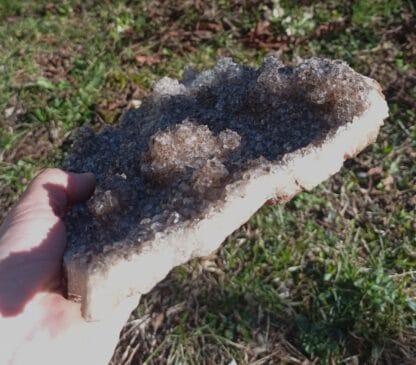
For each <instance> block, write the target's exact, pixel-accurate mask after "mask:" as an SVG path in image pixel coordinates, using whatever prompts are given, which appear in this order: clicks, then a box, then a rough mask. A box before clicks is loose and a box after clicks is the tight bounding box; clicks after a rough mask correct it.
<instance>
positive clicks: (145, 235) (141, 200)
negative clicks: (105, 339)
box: [64, 57, 368, 270]
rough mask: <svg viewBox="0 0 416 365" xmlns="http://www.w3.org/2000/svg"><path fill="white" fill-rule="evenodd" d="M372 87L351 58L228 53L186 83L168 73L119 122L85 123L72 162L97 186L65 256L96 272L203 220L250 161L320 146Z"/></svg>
mask: <svg viewBox="0 0 416 365" xmlns="http://www.w3.org/2000/svg"><path fill="white" fill-rule="evenodd" d="M367 93H368V86H367V84H366V83H365V82H364V80H363V78H362V76H360V75H359V74H357V73H355V72H354V71H353V70H352V69H351V68H349V67H348V66H347V65H346V64H345V63H343V62H340V61H329V60H323V59H316V58H314V59H310V60H306V61H304V62H303V63H301V64H300V65H299V66H297V67H290V66H285V65H283V64H282V63H281V62H280V61H278V60H277V59H275V58H272V57H269V58H266V59H265V60H264V63H263V64H262V65H261V67H259V68H252V67H248V66H244V65H239V64H235V63H233V62H232V60H230V59H228V58H224V59H221V60H219V62H218V63H217V65H216V66H215V67H214V68H213V69H211V70H207V71H203V72H201V73H198V72H196V71H194V70H192V69H191V68H188V69H187V70H186V71H185V73H184V77H183V79H182V80H180V81H177V80H172V79H169V78H163V79H161V80H160V81H159V82H158V83H157V84H156V85H155V87H154V91H153V93H152V95H151V96H150V97H149V98H147V99H146V100H145V101H144V102H143V104H142V106H141V107H140V108H139V109H135V110H129V111H127V112H126V113H125V114H124V115H123V117H122V118H121V120H120V123H119V125H118V126H117V127H111V126H106V127H104V128H103V129H102V130H101V131H100V132H99V133H95V132H94V131H93V130H92V129H88V128H83V129H81V131H80V133H79V136H78V138H77V140H76V142H75V144H74V146H73V149H72V153H71V155H70V156H69V157H68V158H67V159H66V161H65V164H64V168H65V169H66V170H69V171H75V172H85V171H91V172H93V173H94V174H95V176H96V178H97V187H96V191H95V193H94V195H93V196H92V198H91V199H90V200H89V201H88V202H87V203H86V204H81V205H78V206H76V207H74V208H73V209H72V210H71V211H70V212H69V213H68V214H67V216H66V224H67V227H68V246H67V251H66V254H65V259H66V260H79V261H80V262H81V263H83V264H86V265H89V269H90V270H96V269H99V267H100V266H102V265H105V264H106V262H109V260H112V259H114V257H118V258H122V257H123V256H128V255H129V254H131V252H132V250H133V251H134V250H136V249H137V250H140V242H144V241H148V240H151V239H153V238H154V237H155V235H157V234H158V233H160V232H162V231H164V230H165V229H166V228H167V227H169V226H173V225H176V224H179V223H184V222H192V221H195V220H198V219H200V218H201V217H203V216H204V212H205V211H206V210H207V209H208V207H209V206H210V205H211V204H213V203H214V202H215V204H217V205H218V204H220V202H221V199H222V197H223V196H224V194H225V192H226V191H227V186H229V185H230V184H231V183H233V182H235V181H237V180H244V179H247V178H249V176H248V175H249V173H250V171H249V170H250V168H253V167H258V166H264V168H267V167H268V166H269V165H270V163H275V162H277V161H278V160H279V159H281V158H282V156H283V155H284V154H286V153H289V152H292V151H295V150H297V149H300V148H302V147H305V146H307V145H309V144H313V145H319V143H321V141H322V139H323V138H325V137H326V136H327V135H328V134H330V133H334V132H335V131H336V130H337V128H338V127H339V126H341V125H342V124H344V123H348V122H350V121H352V119H353V117H354V116H359V115H360V114H361V113H362V112H363V111H364V110H365V108H366V102H365V100H366V96H367ZM125 247H129V249H128V250H125V249H124V248H125ZM126 258H128V257H126Z"/></svg>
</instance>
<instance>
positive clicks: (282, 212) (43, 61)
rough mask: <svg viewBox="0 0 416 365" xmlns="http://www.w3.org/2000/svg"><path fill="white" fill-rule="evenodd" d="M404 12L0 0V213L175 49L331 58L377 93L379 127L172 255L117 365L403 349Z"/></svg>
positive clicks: (193, 53) (145, 84) (186, 58)
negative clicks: (384, 115) (323, 177)
mask: <svg viewBox="0 0 416 365" xmlns="http://www.w3.org/2000/svg"><path fill="white" fill-rule="evenodd" d="M293 3H296V4H297V5H296V6H294V5H292V4H293ZM415 14H416V8H415V5H414V3H413V1H411V0H390V1H389V0H374V1H371V2H369V1H367V0H355V1H341V0H337V1H312V0H303V1H297V2H291V1H278V0H274V1H269V2H267V1H266V2H260V1H254V0H247V1H232V0H218V1H211V2H202V1H195V2H191V1H183V2H178V1H173V0H165V1H161V0H151V1H147V2H130V1H125V2H121V1H112V2H110V1H93V0H84V1H75V0H74V1H69V0H68V1H59V2H58V1H57V2H48V1H43V0H42V1H36V2H32V1H15V2H11V1H7V0H0V74H1V75H2V77H1V80H0V208H1V209H0V211H1V212H0V219H1V218H2V217H3V216H4V214H5V213H6V212H7V209H8V208H9V207H10V205H11V204H12V202H13V201H14V200H15V199H16V197H17V196H18V194H19V193H20V192H21V191H22V190H23V189H24V187H25V185H26V184H27V183H28V181H29V180H30V179H31V178H32V177H33V175H34V174H35V173H36V171H38V170H39V169H40V168H42V167H45V166H50V165H56V166H59V164H60V163H61V161H62V158H63V156H64V155H65V153H66V152H67V151H68V148H69V146H70V145H71V142H72V140H73V136H74V133H76V130H77V128H78V127H79V126H81V125H86V124H87V125H90V126H92V127H94V128H97V129H98V128H100V126H101V125H103V124H104V123H115V122H116V121H117V118H118V116H119V115H120V113H121V112H122V110H123V109H124V108H126V107H137V106H138V105H140V101H141V100H142V99H143V97H144V96H145V95H146V94H147V93H148V92H149V90H150V87H151V85H152V83H153V82H154V81H155V80H157V79H159V78H160V77H161V76H165V75H168V76H171V77H175V78H177V77H179V76H180V75H181V72H182V70H183V68H184V66H185V65H186V64H188V63H191V64H193V65H194V66H195V67H196V68H198V69H204V68H207V67H209V66H212V65H213V63H214V62H215V60H216V58H217V57H218V56H224V55H226V56H232V57H233V58H234V59H235V60H236V61H239V62H247V63H250V64H253V65H255V64H259V63H260V61H261V60H262V58H263V57H264V55H266V54H268V53H272V54H274V55H277V56H279V57H281V58H282V59H283V60H284V61H285V62H289V63H290V62H292V63H296V62H297V61H299V60H300V59H301V58H307V57H310V56H327V57H330V58H341V59H343V60H345V61H347V62H348V63H349V64H350V65H351V66H353V67H354V68H355V69H356V70H357V71H359V72H362V73H364V74H366V75H369V76H371V77H373V78H375V79H377V80H378V81H379V82H380V83H381V85H382V87H383V90H384V92H385V94H386V96H387V100H388V102H389V106H390V111H391V116H390V118H389V119H388V120H387V122H386V125H385V126H384V127H383V128H382V131H381V134H380V136H379V139H378V143H377V144H375V145H373V146H371V147H370V148H368V149H367V150H366V151H365V152H363V153H362V154H360V155H359V156H358V157H357V158H356V159H354V160H352V161H349V162H347V163H346V168H345V169H343V170H342V171H341V173H339V174H337V175H336V176H335V177H333V178H332V179H331V180H329V181H328V182H326V183H325V184H322V185H321V186H319V187H318V188H316V189H315V190H314V191H312V192H310V193H302V194H300V195H299V196H297V197H296V198H295V199H294V200H293V201H291V202H290V203H288V204H286V205H285V206H273V207H265V208H263V209H262V210H261V211H260V212H259V213H258V214H257V215H256V216H254V217H253V218H252V219H251V221H250V222H249V223H247V224H246V225H245V226H244V227H242V228H241V229H240V230H239V231H238V232H236V233H235V234H234V235H233V236H232V237H230V239H229V240H228V241H227V242H226V243H225V244H224V245H223V247H222V248H221V249H220V250H219V251H218V252H217V253H216V254H215V255H212V256H211V257H208V258H205V259H201V260H194V261H192V262H191V263H189V264H188V265H185V266H182V267H179V268H177V269H175V270H174V271H173V272H172V273H171V275H170V276H169V277H168V278H167V279H166V280H165V281H164V282H163V283H161V284H160V285H159V286H158V287H157V288H155V289H154V290H153V291H152V292H151V293H150V294H148V295H147V296H146V297H145V298H143V300H142V302H141V304H140V306H139V307H138V308H137V310H136V312H135V313H134V318H132V322H131V323H130V324H129V325H128V327H127V329H126V331H125V333H124V334H123V336H122V340H121V341H120V346H119V348H118V349H117V351H116V354H115V357H114V364H139V363H143V362H145V363H147V364H161V363H170V364H188V363H189V364H234V363H238V364H267V363H269V364H278V363H285V364H310V363H314V364H337V363H342V364H406V363H408V364H414V363H415V362H416V319H415V318H416V241H415V233H416V232H415V231H416V223H415V222H416V213H415V206H416V181H415V180H416V178H415V176H416V162H415V161H416V127H415V122H416V111H415V110H416V101H415V100H416V71H415V69H416V61H415V60H416V15H415ZM233 361H235V362H233Z"/></svg>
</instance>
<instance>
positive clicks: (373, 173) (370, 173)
mask: <svg viewBox="0 0 416 365" xmlns="http://www.w3.org/2000/svg"><path fill="white" fill-rule="evenodd" d="M367 174H368V176H379V175H383V169H382V168H381V167H380V166H377V167H372V168H371V169H369V170H368V172H367Z"/></svg>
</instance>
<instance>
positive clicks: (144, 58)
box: [134, 54, 162, 66]
mask: <svg viewBox="0 0 416 365" xmlns="http://www.w3.org/2000/svg"><path fill="white" fill-rule="evenodd" d="M134 60H135V61H136V63H137V64H139V65H146V66H153V65H158V64H159V63H161V62H162V57H161V56H160V55H158V54H151V55H144V54H137V55H136V56H135V57H134Z"/></svg>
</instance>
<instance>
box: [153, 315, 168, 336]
mask: <svg viewBox="0 0 416 365" xmlns="http://www.w3.org/2000/svg"><path fill="white" fill-rule="evenodd" d="M164 320H165V313H164V312H160V313H156V314H154V315H153V318H152V327H153V331H154V332H157V330H158V329H159V328H160V327H161V326H162V324H163V322H164Z"/></svg>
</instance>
